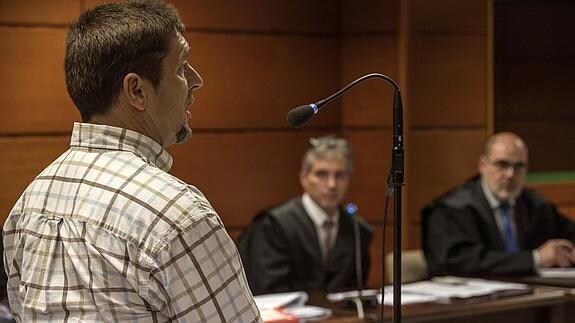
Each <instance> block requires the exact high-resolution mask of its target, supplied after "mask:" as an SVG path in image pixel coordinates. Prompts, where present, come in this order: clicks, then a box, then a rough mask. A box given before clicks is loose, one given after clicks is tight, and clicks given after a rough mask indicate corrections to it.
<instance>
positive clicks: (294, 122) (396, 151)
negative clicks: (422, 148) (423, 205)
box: [287, 73, 405, 323]
mask: <svg viewBox="0 0 575 323" xmlns="http://www.w3.org/2000/svg"><path fill="white" fill-rule="evenodd" d="M371 78H379V79H383V80H385V81H387V83H389V84H391V85H392V86H393V87H394V89H395V91H394V94H393V142H392V145H393V146H392V151H391V173H390V175H391V183H390V184H391V186H392V187H393V195H394V200H393V201H394V202H393V322H396V323H400V322H401V224H402V223H401V203H402V200H401V192H402V186H403V184H404V177H405V175H404V150H403V146H404V145H405V141H404V138H403V103H402V101H401V92H400V89H399V85H397V83H396V82H395V81H394V80H392V79H391V78H390V77H388V76H386V75H384V74H381V73H371V74H367V75H364V76H362V77H360V78H358V79H356V80H355V81H353V82H351V83H349V84H348V85H346V86H345V87H344V88H342V89H341V90H339V91H337V92H335V93H334V94H332V95H330V96H329V97H327V98H325V99H323V100H321V101H318V102H315V103H311V104H308V105H304V106H300V107H297V108H295V109H293V110H291V111H290V112H289V113H288V118H287V119H288V123H289V124H290V125H291V126H292V127H295V128H298V127H301V126H303V125H304V124H305V123H306V122H307V121H308V120H309V119H311V117H313V116H314V115H315V114H317V113H318V112H319V110H320V109H321V108H322V107H323V106H324V105H326V104H327V103H328V102H330V101H331V100H333V99H335V98H337V97H338V96H340V95H342V94H343V93H345V92H346V91H347V90H349V89H350V88H352V87H353V86H355V85H356V84H358V83H360V82H363V81H365V80H367V79H371ZM382 230H383V233H384V236H385V223H383V229H382ZM384 246H385V241H382V253H385V249H384V248H383V247H384ZM381 258H382V264H381V268H382V269H381V270H382V271H383V270H384V269H383V268H384V264H383V259H384V258H385V257H384V256H382V257H381ZM384 283H385V282H384V281H383V280H382V282H381V293H382V297H383V294H384V288H383V287H384ZM381 309H382V310H381V318H380V319H381V321H382V322H383V303H382V304H381Z"/></svg>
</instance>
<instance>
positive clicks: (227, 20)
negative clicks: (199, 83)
mask: <svg viewBox="0 0 575 323" xmlns="http://www.w3.org/2000/svg"><path fill="white" fill-rule="evenodd" d="M171 2H172V3H173V4H174V5H175V6H176V8H178V10H179V11H180V14H181V15H182V17H183V20H184V22H185V23H186V26H189V27H190V28H201V29H233V30H237V29H241V30H254V31H280V32H284V31H288V32H306V33H307V32H319V33H333V32H335V31H336V30H337V23H338V18H337V17H338V15H337V14H338V6H337V3H334V2H333V1H331V0H319V1H302V0H300V1H293V0H275V1H268V0H256V1H250V5H246V3H245V2H241V1H229V0H211V1H201V0H200V1H189V0H173V1H171Z"/></svg>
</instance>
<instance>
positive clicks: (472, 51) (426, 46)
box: [409, 34, 487, 127]
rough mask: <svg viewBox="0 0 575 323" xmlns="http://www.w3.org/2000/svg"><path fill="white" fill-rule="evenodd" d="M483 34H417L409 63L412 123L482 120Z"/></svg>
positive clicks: (450, 123) (449, 123)
mask: <svg viewBox="0 0 575 323" xmlns="http://www.w3.org/2000/svg"><path fill="white" fill-rule="evenodd" d="M485 45H486V43H485V37H484V36H476V35H446V34H433V35H417V36H415V37H414V39H413V43H412V48H411V49H410V50H411V51H412V54H411V59H410V64H412V70H413V72H412V73H410V75H409V79H410V82H409V84H410V86H409V102H410V105H409V109H410V121H411V125H412V126H414V127H415V126H437V125H442V126H460V125H467V126H471V125H475V126H478V125H480V126H483V125H485V123H486V104H487V102H486V93H487V89H486V77H487V75H486V65H485V59H486V58H485V51H486V49H485Z"/></svg>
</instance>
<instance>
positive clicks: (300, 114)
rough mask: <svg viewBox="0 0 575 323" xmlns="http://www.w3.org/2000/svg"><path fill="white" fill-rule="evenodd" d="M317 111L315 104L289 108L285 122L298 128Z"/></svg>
mask: <svg viewBox="0 0 575 323" xmlns="http://www.w3.org/2000/svg"><path fill="white" fill-rule="evenodd" d="M317 111H318V108H317V106H316V105H315V104H313V103H312V104H306V105H302V106H299V107H297V108H295V109H292V110H290V112H288V114H287V123H288V124H289V125H290V126H292V127H293V128H299V127H301V126H303V125H304V124H306V122H308V121H309V119H311V117H313V116H314V114H316V113H317Z"/></svg>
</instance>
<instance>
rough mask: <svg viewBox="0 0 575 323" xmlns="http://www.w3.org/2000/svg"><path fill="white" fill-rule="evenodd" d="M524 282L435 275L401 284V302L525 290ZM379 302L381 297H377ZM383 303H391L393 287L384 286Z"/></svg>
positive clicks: (443, 299)
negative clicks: (431, 277) (428, 278)
mask: <svg viewBox="0 0 575 323" xmlns="http://www.w3.org/2000/svg"><path fill="white" fill-rule="evenodd" d="M528 289H529V286H528V285H526V284H517V283H508V282H501V281H494V280H486V279H475V278H462V277H453V276H446V277H435V278H433V280H426V281H420V282H415V283H411V284H404V285H402V286H401V304H402V305H405V304H413V303H428V302H437V301H439V302H446V301H449V300H450V299H453V298H470V297H476V296H484V295H490V294H493V293H497V292H503V291H515V290H518V291H524V290H525V291H526V290H528ZM379 302H380V303H381V297H380V298H379ZM384 304H385V305H391V304H393V287H392V286H387V287H385V297H384Z"/></svg>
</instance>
